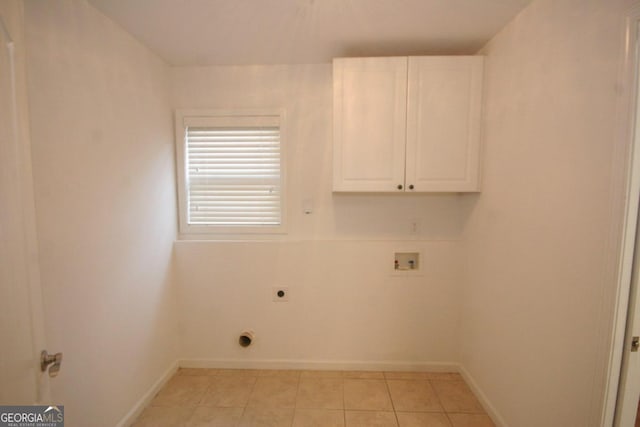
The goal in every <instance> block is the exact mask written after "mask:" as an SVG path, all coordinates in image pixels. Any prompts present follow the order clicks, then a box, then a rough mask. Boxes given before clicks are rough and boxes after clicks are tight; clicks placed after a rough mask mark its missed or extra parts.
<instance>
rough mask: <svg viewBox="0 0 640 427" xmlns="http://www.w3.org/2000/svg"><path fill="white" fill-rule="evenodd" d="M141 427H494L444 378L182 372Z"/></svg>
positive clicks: (455, 382)
mask: <svg viewBox="0 0 640 427" xmlns="http://www.w3.org/2000/svg"><path fill="white" fill-rule="evenodd" d="M134 426H135V427H180V426H184V427H196V426H197V427H204V426H220V427H233V426H238V427H239V426H242V427H249V426H252V427H257V426H261V427H262V426H265V427H266V426H270V427H271V426H273V427H280V426H286V427H311V426H317V427H333V426H342V427H356V426H359V427H360V426H361V427H377V426H380V427H386V426H394V427H415V426H425V427H493V426H494V424H493V423H492V422H491V419H490V418H489V417H488V416H487V415H486V413H485V412H484V410H483V409H482V406H481V405H480V403H479V402H478V400H477V399H476V398H475V396H474V395H473V393H472V392H471V390H470V389H469V387H468V386H467V384H466V383H465V382H464V380H463V379H462V377H461V376H460V375H459V374H457V373H446V372H361V371H278V370H247V369H189V368H183V369H180V370H179V371H178V372H177V374H176V375H175V376H174V377H173V378H171V379H170V380H169V381H168V382H167V384H166V385H165V386H164V387H163V388H162V390H160V392H159V393H158V394H157V395H156V396H155V398H154V399H153V401H152V402H151V404H150V405H149V407H147V408H146V409H145V410H144V412H143V413H142V414H141V415H140V417H139V418H138V419H137V421H136V422H135V423H134Z"/></svg>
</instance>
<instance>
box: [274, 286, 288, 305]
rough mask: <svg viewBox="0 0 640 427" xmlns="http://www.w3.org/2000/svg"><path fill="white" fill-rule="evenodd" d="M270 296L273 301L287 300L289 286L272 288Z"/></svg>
mask: <svg viewBox="0 0 640 427" xmlns="http://www.w3.org/2000/svg"><path fill="white" fill-rule="evenodd" d="M272 297H273V302H289V288H284V287H277V288H273V292H272Z"/></svg>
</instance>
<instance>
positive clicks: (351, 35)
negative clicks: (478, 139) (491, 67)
mask: <svg viewBox="0 0 640 427" xmlns="http://www.w3.org/2000/svg"><path fill="white" fill-rule="evenodd" d="M89 1H90V3H92V4H93V5H94V6H95V7H97V8H98V9H100V10H101V11H102V12H103V13H104V14H106V15H107V16H109V17H110V18H111V19H113V20H114V21H115V22H117V23H118V24H120V25H121V26H122V27H124V28H125V29H126V30H127V31H128V32H130V33H131V34H132V35H133V36H135V37H136V38H137V39H139V40H140V41H141V42H143V43H144V44H146V45H147V46H148V47H149V48H150V49H151V50H153V51H154V52H156V53H157V54H159V55H160V56H161V57H162V58H164V59H165V60H166V61H167V62H168V63H170V64H172V65H247V64H300V63H323V62H330V61H331V58H333V57H337V56H390V55H434V54H473V53H475V52H477V50H478V49H480V48H481V47H482V46H483V45H484V44H485V43H486V42H487V41H488V40H489V39H490V38H491V37H492V36H493V35H495V34H496V33H497V32H498V31H499V30H500V29H501V28H503V27H504V26H505V25H506V24H507V23H508V22H509V21H510V20H511V19H512V18H513V17H514V16H515V15H516V14H517V13H518V12H520V11H521V10H522V9H523V8H524V7H525V6H526V5H527V4H528V3H530V2H531V0H89Z"/></svg>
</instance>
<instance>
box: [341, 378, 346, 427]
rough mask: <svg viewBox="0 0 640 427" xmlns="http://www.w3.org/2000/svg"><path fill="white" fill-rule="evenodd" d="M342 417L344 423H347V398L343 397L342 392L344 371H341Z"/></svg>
mask: <svg viewBox="0 0 640 427" xmlns="http://www.w3.org/2000/svg"><path fill="white" fill-rule="evenodd" d="M341 379H342V418H344V425H345V426H346V425H347V398H346V397H345V395H344V394H345V393H344V390H345V389H344V381H345V379H346V378H345V377H344V372H343V373H342V378H341Z"/></svg>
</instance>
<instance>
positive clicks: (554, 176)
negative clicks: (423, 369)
mask: <svg viewBox="0 0 640 427" xmlns="http://www.w3.org/2000/svg"><path fill="white" fill-rule="evenodd" d="M623 10H624V8H623V1H622V0H615V1H612V0H593V1H584V0H560V1H559V0H538V1H535V2H534V3H532V4H531V5H530V6H529V7H528V8H527V9H525V11H524V12H522V13H521V14H520V15H519V16H518V17H517V18H516V19H515V20H514V21H513V22H511V23H510V24H509V25H508V26H507V27H506V28H505V29H504V30H503V31H501V32H500V33H499V34H498V35H497V36H496V37H495V38H494V39H493V40H492V41H491V42H490V43H489V44H488V45H487V46H486V47H485V48H484V49H483V52H482V53H484V54H485V55H487V62H486V86H485V88H486V104H485V107H486V110H485V116H486V117H485V135H484V139H485V141H484V162H483V167H484V177H483V178H484V183H483V192H482V195H481V196H480V198H479V199H478V203H477V205H476V206H475V207H474V209H473V212H472V214H471V216H470V219H469V223H468V227H467V232H466V235H465V240H466V247H467V260H468V265H467V269H466V279H465V287H464V290H463V292H462V295H463V300H462V303H463V304H462V313H464V315H463V317H462V327H461V335H460V339H459V341H460V343H461V345H462V356H461V359H460V361H461V363H462V365H463V366H464V367H465V368H466V369H467V371H468V372H469V373H470V374H471V376H472V377H473V378H474V379H475V380H476V382H477V384H478V385H479V387H480V388H481V389H482V390H483V391H484V393H485V394H486V396H487V397H488V398H489V400H490V401H491V402H492V403H493V405H494V406H495V409H496V410H497V412H498V413H499V414H501V415H502V417H503V419H504V422H505V424H506V425H509V426H517V427H528V426H531V427H536V426H547V427H552V426H558V427H566V426H591V425H598V423H599V418H598V416H599V413H600V410H601V403H602V398H603V390H604V387H603V385H604V383H603V374H604V371H605V369H606V354H607V351H608V347H607V345H608V333H609V327H610V324H611V318H610V315H611V305H612V296H613V293H614V291H615V280H613V278H612V277H611V276H610V275H609V272H610V267H611V262H612V258H614V257H612V256H611V255H612V252H615V250H616V249H617V248H616V247H615V246H608V243H609V241H610V240H611V237H612V236H611V233H612V231H611V230H612V226H613V225H614V224H615V222H616V221H619V220H620V219H621V218H622V213H621V206H620V204H619V203H617V204H614V205H612V200H613V199H615V196H616V194H617V193H618V192H619V191H620V188H616V187H612V184H613V183H616V182H619V181H618V179H619V175H618V174H620V173H621V170H620V168H619V167H616V168H614V167H613V165H616V163H615V161H616V158H615V153H616V150H619V149H620V144H623V143H624V142H625V141H620V140H616V139H614V138H615V136H616V131H617V129H616V114H615V111H616V102H617V89H619V88H620V87H619V86H616V83H617V78H618V72H619V67H620V65H621V54H622V47H623V44H622V41H623V38H622V35H623V29H624V20H623ZM618 166H621V165H620V164H618ZM614 228H615V227H614ZM614 237H615V236H614ZM613 240H615V238H614V239H613Z"/></svg>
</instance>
